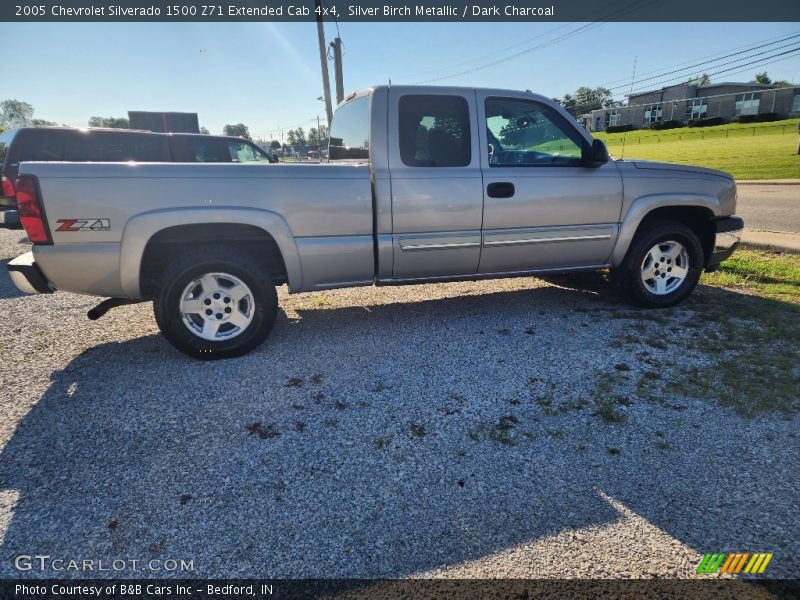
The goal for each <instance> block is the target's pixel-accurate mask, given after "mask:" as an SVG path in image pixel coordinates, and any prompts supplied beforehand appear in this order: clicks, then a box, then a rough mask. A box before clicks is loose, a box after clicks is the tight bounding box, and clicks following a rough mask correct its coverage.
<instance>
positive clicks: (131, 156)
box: [61, 131, 170, 162]
mask: <svg viewBox="0 0 800 600" xmlns="http://www.w3.org/2000/svg"><path fill="white" fill-rule="evenodd" d="M63 156H64V158H63V159H61V160H67V161H74V162H129V161H135V162H169V161H170V154H169V146H168V144H167V140H166V139H165V137H164V136H161V135H155V134H147V133H121V132H120V133H115V132H105V131H102V132H101V131H86V132H84V131H70V132H67V135H66V136H65V143H64V152H63Z"/></svg>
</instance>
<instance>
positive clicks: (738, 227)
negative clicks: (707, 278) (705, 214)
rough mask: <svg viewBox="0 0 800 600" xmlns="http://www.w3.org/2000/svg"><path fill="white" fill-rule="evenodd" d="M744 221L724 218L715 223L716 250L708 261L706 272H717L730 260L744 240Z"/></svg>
mask: <svg viewBox="0 0 800 600" xmlns="http://www.w3.org/2000/svg"><path fill="white" fill-rule="evenodd" d="M743 230H744V220H743V219H742V218H741V217H736V216H733V217H723V218H722V219H717V220H716V221H714V249H713V250H712V252H711V255H710V256H709V257H708V260H706V271H713V270H715V269H716V268H717V267H718V266H719V264H720V263H721V262H722V261H723V260H725V259H726V258H728V257H729V256H730V255H731V254H733V251H734V250H736V247H737V246H738V245H739V241H740V240H741V239H742V231H743Z"/></svg>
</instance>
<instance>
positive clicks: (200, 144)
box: [185, 135, 231, 163]
mask: <svg viewBox="0 0 800 600" xmlns="http://www.w3.org/2000/svg"><path fill="white" fill-rule="evenodd" d="M185 139H186V152H187V156H186V162H215V163H218V162H230V160H231V155H230V154H229V153H228V145H227V143H226V142H225V140H220V139H218V138H213V137H210V136H202V135H198V136H192V137H188V136H187V137H186V138H185Z"/></svg>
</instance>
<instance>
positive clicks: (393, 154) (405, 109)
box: [388, 87, 483, 279]
mask: <svg viewBox="0 0 800 600" xmlns="http://www.w3.org/2000/svg"><path fill="white" fill-rule="evenodd" d="M475 108H476V107H475V92H474V90H464V91H463V92H462V91H461V90H458V89H453V90H446V91H430V92H426V93H420V92H419V88H403V87H391V88H389V124H388V125H389V126H388V134H389V135H388V139H389V140H391V142H390V143H389V171H390V173H391V186H392V192H391V195H392V247H393V254H394V265H393V268H392V277H393V278H395V279H404V278H415V277H436V276H449V275H463V274H470V273H475V271H476V270H477V269H478V261H479V258H480V250H481V248H480V246H481V219H482V216H483V185H482V180H481V168H480V157H479V156H478V152H477V148H478V132H477V128H476V126H475V125H476V120H475V115H476V114H477V113H476V112H475Z"/></svg>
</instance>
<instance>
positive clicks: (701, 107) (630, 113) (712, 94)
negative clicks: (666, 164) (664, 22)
mask: <svg viewBox="0 0 800 600" xmlns="http://www.w3.org/2000/svg"><path fill="white" fill-rule="evenodd" d="M759 113H777V114H778V115H780V116H781V117H794V116H800V86H795V87H788V88H775V87H773V86H772V85H768V84H761V83H733V82H724V83H710V84H707V85H695V84H691V83H681V84H678V85H671V86H668V87H663V88H661V89H657V90H650V91H647V92H639V93H636V94H629V95H628V104H627V106H620V107H617V108H604V109H599V110H593V111H592V112H591V114H589V115H583V116H582V118H581V121H582V122H583V123H584V124H585V126H587V128H588V129H589V130H590V131H604V130H605V129H606V128H608V127H611V126H617V125H631V126H632V127H633V128H634V129H641V128H646V127H649V126H650V125H651V124H653V123H660V122H663V121H680V122H682V123H685V122H687V121H689V120H691V119H702V118H706V117H721V118H722V119H724V120H725V121H730V120H732V119H736V118H737V117H739V116H741V115H756V114H759Z"/></svg>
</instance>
